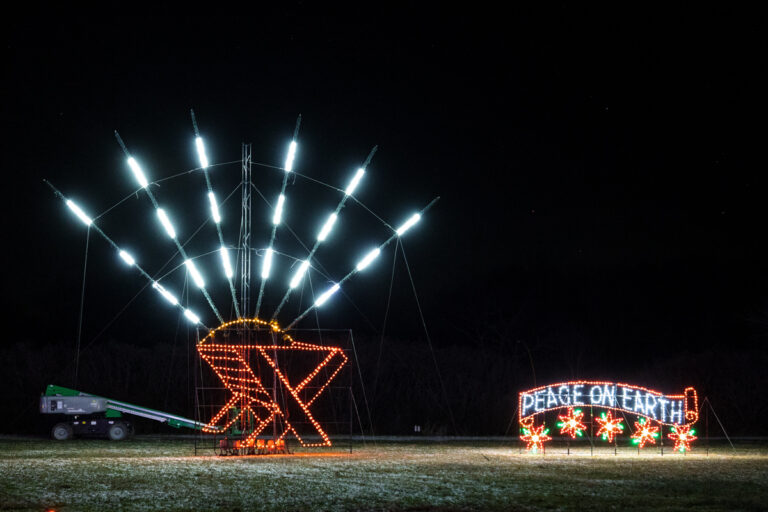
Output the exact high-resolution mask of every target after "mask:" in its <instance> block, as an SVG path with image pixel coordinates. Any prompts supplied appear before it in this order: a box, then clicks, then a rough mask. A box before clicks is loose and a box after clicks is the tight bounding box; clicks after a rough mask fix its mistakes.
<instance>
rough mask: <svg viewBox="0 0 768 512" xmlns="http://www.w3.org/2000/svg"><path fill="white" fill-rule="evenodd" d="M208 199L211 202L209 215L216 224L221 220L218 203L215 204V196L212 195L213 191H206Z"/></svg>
mask: <svg viewBox="0 0 768 512" xmlns="http://www.w3.org/2000/svg"><path fill="white" fill-rule="evenodd" d="M208 200H209V201H210V202H211V216H212V217H213V222H215V223H216V224H218V223H219V222H221V215H219V205H218V204H216V196H215V195H213V192H208Z"/></svg>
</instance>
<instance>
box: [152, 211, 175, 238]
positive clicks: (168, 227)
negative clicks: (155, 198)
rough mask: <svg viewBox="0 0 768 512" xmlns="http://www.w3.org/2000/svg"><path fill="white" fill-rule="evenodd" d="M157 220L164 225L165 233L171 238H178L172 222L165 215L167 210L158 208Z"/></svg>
mask: <svg viewBox="0 0 768 512" xmlns="http://www.w3.org/2000/svg"><path fill="white" fill-rule="evenodd" d="M157 218H158V219H160V224H162V225H163V227H164V228H165V232H166V233H168V236H169V237H171V238H176V230H175V229H173V224H171V221H170V219H169V218H168V215H167V214H166V213H165V210H163V209H162V208H158V209H157Z"/></svg>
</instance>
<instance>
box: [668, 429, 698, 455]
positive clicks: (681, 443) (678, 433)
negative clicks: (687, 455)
mask: <svg viewBox="0 0 768 512" xmlns="http://www.w3.org/2000/svg"><path fill="white" fill-rule="evenodd" d="M695 433H696V431H695V430H693V429H692V428H691V425H678V426H676V427H672V431H671V432H670V433H669V434H667V437H668V438H670V439H672V440H673V441H674V442H675V447H674V448H673V450H674V451H676V452H680V453H684V452H687V451H690V449H691V443H692V442H693V441H695V440H696V439H698V437H696V436H695V435H694V434H695Z"/></svg>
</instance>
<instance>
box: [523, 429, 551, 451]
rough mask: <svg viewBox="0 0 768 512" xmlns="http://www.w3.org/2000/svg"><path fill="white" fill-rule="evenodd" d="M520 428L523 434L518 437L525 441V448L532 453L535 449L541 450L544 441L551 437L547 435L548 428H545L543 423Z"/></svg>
mask: <svg viewBox="0 0 768 512" xmlns="http://www.w3.org/2000/svg"><path fill="white" fill-rule="evenodd" d="M522 430H523V435H521V436H520V439H521V440H523V441H525V442H526V443H527V446H526V447H525V449H526V450H528V451H532V452H533V453H536V451H537V450H543V449H544V443H545V442H547V441H550V440H552V438H551V437H550V436H548V435H547V434H548V433H549V429H548V428H547V429H545V428H544V424H541V425H539V426H538V427H534V426H530V427H524V428H523V429H522Z"/></svg>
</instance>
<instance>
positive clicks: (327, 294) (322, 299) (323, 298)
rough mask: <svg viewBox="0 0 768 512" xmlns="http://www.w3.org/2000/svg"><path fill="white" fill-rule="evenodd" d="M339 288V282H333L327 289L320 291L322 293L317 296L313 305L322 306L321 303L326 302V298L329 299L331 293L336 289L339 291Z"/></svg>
mask: <svg viewBox="0 0 768 512" xmlns="http://www.w3.org/2000/svg"><path fill="white" fill-rule="evenodd" d="M339 288H341V287H340V286H339V283H336V284H334V285H333V286H331V287H330V288H329V289H327V290H326V291H324V292H323V293H322V295H320V296H319V297H318V298H317V300H316V301H315V306H322V305H323V304H325V302H326V301H327V300H328V299H330V298H331V295H333V294H334V293H336V292H337V291H339Z"/></svg>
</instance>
